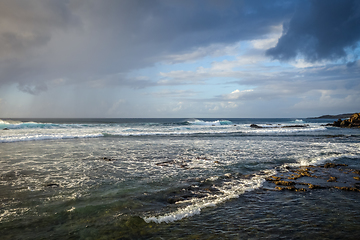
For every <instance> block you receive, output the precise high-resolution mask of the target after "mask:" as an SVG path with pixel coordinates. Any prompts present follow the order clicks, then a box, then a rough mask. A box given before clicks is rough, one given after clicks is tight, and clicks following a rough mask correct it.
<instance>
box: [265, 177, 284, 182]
mask: <svg viewBox="0 0 360 240" xmlns="http://www.w3.org/2000/svg"><path fill="white" fill-rule="evenodd" d="M265 180H266V181H280V180H281V177H277V176H270V177H268V178H266V179H265Z"/></svg>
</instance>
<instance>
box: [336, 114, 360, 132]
mask: <svg viewBox="0 0 360 240" xmlns="http://www.w3.org/2000/svg"><path fill="white" fill-rule="evenodd" d="M332 126H334V127H341V128H360V113H354V114H353V115H351V117H350V118H349V119H346V120H343V121H342V120H341V119H339V120H337V121H335V122H334V123H333V124H332Z"/></svg>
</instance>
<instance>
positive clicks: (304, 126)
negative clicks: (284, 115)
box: [281, 125, 309, 128]
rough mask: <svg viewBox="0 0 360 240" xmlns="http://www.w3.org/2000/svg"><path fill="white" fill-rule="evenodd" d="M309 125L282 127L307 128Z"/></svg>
mask: <svg viewBox="0 0 360 240" xmlns="http://www.w3.org/2000/svg"><path fill="white" fill-rule="evenodd" d="M308 126H309V125H288V126H282V127H281V128H306V127H308Z"/></svg>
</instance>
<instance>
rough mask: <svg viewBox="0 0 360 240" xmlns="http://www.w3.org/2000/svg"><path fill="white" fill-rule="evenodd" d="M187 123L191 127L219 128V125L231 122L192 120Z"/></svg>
mask: <svg viewBox="0 0 360 240" xmlns="http://www.w3.org/2000/svg"><path fill="white" fill-rule="evenodd" d="M187 122H188V123H189V124H192V125H205V126H220V125H230V124H232V122H231V121H229V120H216V121H203V120H198V119H194V120H189V121H187Z"/></svg>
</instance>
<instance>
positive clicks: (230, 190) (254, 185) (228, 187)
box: [143, 169, 277, 223]
mask: <svg viewBox="0 0 360 240" xmlns="http://www.w3.org/2000/svg"><path fill="white" fill-rule="evenodd" d="M276 172H277V171H276V170H274V169H272V170H266V171H263V174H261V175H255V176H254V177H252V178H251V179H241V180H234V181H232V182H228V183H227V184H225V185H224V186H223V187H221V188H219V190H220V192H221V193H222V194H221V195H220V194H216V195H210V196H207V197H204V198H201V199H196V198H195V199H193V200H191V201H190V202H191V205H189V206H186V207H184V208H179V209H178V210H176V211H174V212H171V213H167V214H164V215H160V216H151V217H144V218H143V219H144V221H145V222H146V223H149V222H155V223H164V222H165V223H170V222H174V221H178V220H181V219H183V218H187V217H191V216H194V215H197V214H200V213H201V210H202V209H204V208H207V207H215V206H216V205H218V204H220V203H223V202H225V201H227V200H229V199H233V198H238V197H239V196H240V195H241V194H244V193H245V192H248V191H253V190H255V189H258V188H260V187H261V186H262V185H263V183H264V182H265V178H266V177H269V176H271V175H274V174H276ZM184 202H185V201H184Z"/></svg>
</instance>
